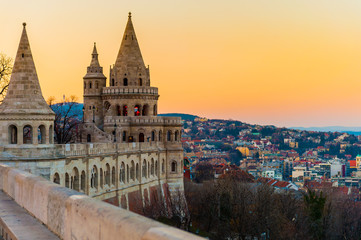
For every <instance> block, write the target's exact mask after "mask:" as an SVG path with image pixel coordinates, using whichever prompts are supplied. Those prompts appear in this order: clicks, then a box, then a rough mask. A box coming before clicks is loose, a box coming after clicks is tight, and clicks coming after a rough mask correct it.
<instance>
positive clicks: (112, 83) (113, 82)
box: [112, 78, 114, 86]
mask: <svg viewBox="0 0 361 240" xmlns="http://www.w3.org/2000/svg"><path fill="white" fill-rule="evenodd" d="M112 86H114V78H112Z"/></svg>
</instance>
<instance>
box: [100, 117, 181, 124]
mask: <svg viewBox="0 0 361 240" xmlns="http://www.w3.org/2000/svg"><path fill="white" fill-rule="evenodd" d="M115 123H116V124H118V125H121V124H127V123H133V124H147V125H149V124H150V125H151V124H162V125H165V126H167V125H181V124H182V121H181V118H179V117H160V116H139V117H125V116H111V117H105V119H104V125H109V124H112V125H111V126H113V125H114V124H115Z"/></svg>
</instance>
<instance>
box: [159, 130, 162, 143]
mask: <svg viewBox="0 0 361 240" xmlns="http://www.w3.org/2000/svg"><path fill="white" fill-rule="evenodd" d="M161 141H162V131H159V142H161Z"/></svg>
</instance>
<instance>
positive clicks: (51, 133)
mask: <svg viewBox="0 0 361 240" xmlns="http://www.w3.org/2000/svg"><path fill="white" fill-rule="evenodd" d="M53 132H54V130H53V125H50V127H49V144H53V143H54V137H53Z"/></svg>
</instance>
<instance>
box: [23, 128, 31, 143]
mask: <svg viewBox="0 0 361 240" xmlns="http://www.w3.org/2000/svg"><path fill="white" fill-rule="evenodd" d="M32 143H33V128H32V127H31V126H30V125H26V126H25V127H24V128H23V144H32Z"/></svg>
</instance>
